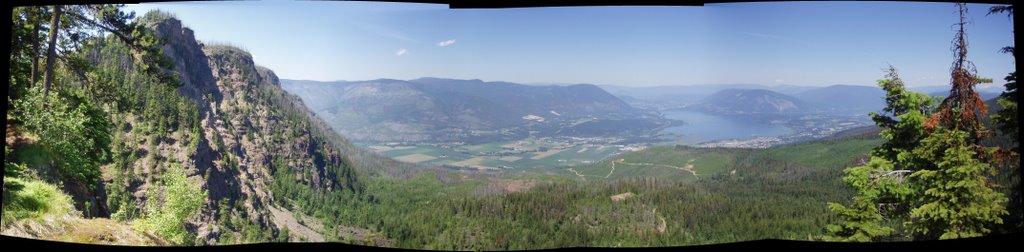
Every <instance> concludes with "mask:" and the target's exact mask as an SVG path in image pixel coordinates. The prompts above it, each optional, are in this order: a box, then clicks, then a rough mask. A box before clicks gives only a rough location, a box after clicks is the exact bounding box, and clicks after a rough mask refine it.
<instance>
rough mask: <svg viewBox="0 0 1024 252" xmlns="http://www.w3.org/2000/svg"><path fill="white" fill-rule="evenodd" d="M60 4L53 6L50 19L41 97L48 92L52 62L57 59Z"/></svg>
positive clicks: (51, 76) (51, 78) (51, 79)
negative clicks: (44, 77)
mask: <svg viewBox="0 0 1024 252" xmlns="http://www.w3.org/2000/svg"><path fill="white" fill-rule="evenodd" d="M59 25H60V5H54V6H53V18H51V19H50V41H49V42H48V44H49V45H48V46H49V47H48V48H46V79H44V80H43V98H44V99H45V98H46V95H48V94H49V92H50V84H52V83H53V62H54V61H55V60H56V59H57V32H59V30H60V27H58V26H59Z"/></svg>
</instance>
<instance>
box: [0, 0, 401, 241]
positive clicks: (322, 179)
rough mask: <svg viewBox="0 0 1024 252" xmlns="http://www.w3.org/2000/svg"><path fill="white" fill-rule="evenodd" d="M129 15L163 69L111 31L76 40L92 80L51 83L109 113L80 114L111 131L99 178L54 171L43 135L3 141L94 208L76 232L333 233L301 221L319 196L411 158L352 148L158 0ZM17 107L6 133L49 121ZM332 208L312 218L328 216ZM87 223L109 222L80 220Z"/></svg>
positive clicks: (31, 175)
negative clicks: (153, 42) (147, 65)
mask: <svg viewBox="0 0 1024 252" xmlns="http://www.w3.org/2000/svg"><path fill="white" fill-rule="evenodd" d="M136 22H139V23H140V24H142V25H143V26H145V27H147V28H148V31H147V32H152V33H153V35H156V37H159V38H161V39H162V40H163V41H164V42H163V44H162V46H161V50H162V51H161V53H162V55H163V56H164V57H165V58H166V59H167V60H169V61H170V62H173V63H174V64H172V65H171V66H169V67H170V68H157V71H163V74H166V76H167V77H163V76H164V75H158V74H154V73H153V72H151V71H147V70H144V69H143V67H141V66H143V64H139V63H140V62H138V58H137V57H136V56H137V55H135V54H134V52H133V51H132V49H130V47H129V46H128V45H126V44H125V43H124V42H122V40H119V39H117V38H116V37H114V36H112V35H111V36H107V37H99V38H96V39H91V40H90V41H88V43H84V44H85V46H83V48H82V49H81V54H82V55H83V56H84V58H85V60H87V61H89V63H91V65H92V66H94V67H92V68H89V69H86V70H85V71H89V72H88V74H89V76H91V78H90V79H89V80H87V81H89V82H85V83H82V84H80V83H78V82H75V79H73V78H71V77H69V76H66V75H67V73H60V74H62V75H61V76H62V77H63V78H62V81H61V82H55V85H54V86H55V89H54V90H53V91H52V92H51V95H50V96H51V97H56V96H58V95H60V96H61V97H65V96H70V97H82V98H80V99H83V100H85V101H84V102H80V103H82V104H85V105H82V106H88V104H93V103H95V104H99V105H97V106H96V107H98V108H100V110H102V111H98V112H91V113H93V114H95V115H97V116H95V117H91V118H96V119H90V120H100V121H102V120H108V124H96V125H99V126H93V124H86V125H85V127H91V128H102V130H103V131H98V132H100V133H99V134H103V133H109V138H102V139H109V140H107V141H108V142H106V143H105V144H107V145H105V146H102V147H103V148H104V149H103V150H104V152H103V153H100V154H101V155H103V156H104V157H103V158H102V159H100V160H99V161H98V162H99V164H97V165H98V166H100V167H99V173H100V175H99V176H100V178H99V180H100V181H99V182H100V183H98V184H97V185H95V186H93V185H84V184H82V183H81V182H76V183H72V182H75V178H73V177H72V178H68V177H69V176H65V175H61V174H59V172H57V171H62V170H61V169H63V170H67V168H66V167H59V168H61V169H54V168H53V166H54V164H53V162H51V161H48V160H52V159H54V158H61V157H63V156H64V155H65V154H63V153H58V152H51V151H44V150H45V148H50V147H48V146H42V147H40V145H39V144H36V143H33V141H30V140H31V137H29V138H26V137H18V138H17V139H30V140H19V141H13V142H12V141H8V142H9V143H8V145H9V146H7V147H8V148H10V149H13V151H12V153H11V155H12V156H11V157H12V158H11V159H8V160H7V161H9V162H12V163H14V164H24V166H25V167H27V169H28V170H30V171H31V172H26V173H24V174H25V175H18V176H24V177H25V179H32V180H39V181H46V183H52V184H68V185H69V186H60V187H61V188H60V190H61V191H64V192H65V193H67V194H68V195H69V198H70V199H69V201H70V202H69V203H68V204H67V205H69V208H70V209H71V210H70V211H71V212H70V213H75V214H80V215H81V216H83V217H87V218H96V219H95V220H85V221H78V220H75V219H68V220H66V221H64V223H79V224H73V225H86V226H82V228H86V229H81V228H80V229H76V230H83V231H82V232H85V233H86V235H89V234H94V233H97V232H99V233H112V232H113V234H112V235H115V236H116V235H121V234H125V235H129V236H125V237H123V239H126V240H139V239H137V238H133V237H134V236H137V235H135V234H134V233H132V232H127V231H123V230H122V229H129V228H128V226H130V229H138V230H139V231H140V234H142V233H145V234H149V233H153V234H155V235H156V236H158V237H159V238H163V239H158V238H154V239H150V240H149V241H134V242H133V241H127V242H128V243H133V244H136V243H161V244H162V243H163V240H164V239H166V241H168V242H170V243H171V244H175V245H189V244H232V243H250V242H270V241H287V240H299V239H314V240H315V239H316V238H317V237H322V238H321V239H327V240H332V241H337V240H340V238H339V237H337V236H338V233H337V232H332V230H327V229H321V228H318V229H317V230H312V229H309V228H305V229H304V228H302V227H304V225H307V224H308V223H320V222H321V221H318V220H316V219H319V218H324V217H330V216H338V215H339V214H338V213H337V212H333V211H325V210H320V209H319V208H322V207H323V206H324V204H330V205H329V207H330V209H338V210H340V209H342V208H343V205H344V204H348V202H350V201H351V200H350V199H354V198H357V197H358V195H360V193H361V192H362V191H363V182H362V180H360V179H359V178H360V177H361V176H366V175H373V174H381V173H384V174H397V175H403V173H402V172H395V169H405V168H410V167H412V166H410V165H401V164H400V163H398V162H394V161H387V160H386V159H382V158H379V157H376V156H374V155H372V154H370V153H369V152H366V151H360V150H358V148H356V147H355V146H353V145H351V144H349V143H348V142H346V141H345V140H344V139H342V138H340V137H338V136H337V134H336V133H335V132H333V131H332V130H331V129H330V127H328V126H327V125H326V123H324V122H322V121H320V120H319V119H318V118H317V117H315V115H314V114H313V113H312V112H310V111H309V110H308V109H306V107H305V105H303V103H302V101H301V100H300V99H299V98H298V97H296V96H293V95H289V94H288V93H287V92H285V91H284V90H283V89H282V88H281V87H280V83H279V80H278V78H277V76H276V75H275V74H274V73H273V71H271V70H269V69H266V68H263V67H259V66H257V65H255V64H254V62H253V60H252V56H251V55H250V54H249V53H248V52H246V51H244V50H241V49H238V48H236V47H233V46H228V45H218V44H212V45H211V44H205V45H204V44H203V43H200V42H198V41H197V40H196V39H195V37H194V35H193V32H192V31H191V30H190V29H188V28H185V27H183V25H182V23H181V22H180V21H179V20H177V19H175V18H174V17H173V16H172V15H170V14H167V13H163V12H159V11H153V12H149V13H147V14H146V15H144V16H142V17H140V18H139V19H138V20H137V21H136ZM85 84H88V85H85ZM30 95H32V94H31V93H30ZM75 95H78V96H75ZM32 97H34V96H32ZM26 99H27V98H26ZM62 99H64V98H62ZM27 100H31V99H27ZM86 102H89V103H86ZM19 104H22V103H19ZM26 108H30V107H25V106H21V107H20V109H18V110H16V111H15V112H14V114H16V115H18V117H17V118H18V119H17V121H15V122H13V124H14V126H15V127H14V128H16V130H15V131H13V132H14V135H22V136H32V135H33V133H34V132H43V131H40V130H38V129H46V128H45V127H39V126H31V127H28V126H21V125H20V124H21V123H22V122H23V121H26V119H31V120H35V119H33V118H37V117H39V116H37V114H35V113H30V112H32V111H35V110H28V109H26ZM58 108H60V109H63V107H58ZM25 111H28V112H25ZM8 113H9V114H11V113H12V112H11V111H10V110H9V111H8ZM8 124H9V126H10V125H12V121H10V120H9V121H8ZM104 125H109V126H104ZM19 132H20V133H19ZM11 134H12V131H10V130H9V131H8V135H11ZM47 134H49V133H47ZM12 143H13V144H12ZM107 151H109V152H107ZM107 153H109V156H108V155H107ZM353 160H357V162H358V163H360V164H359V165H355V164H354V163H355V162H353ZM389 164H394V166H393V168H388V169H385V170H380V169H375V168H373V167H376V166H381V165H389ZM58 165H62V164H58ZM83 169H90V167H85V168H83ZM18 174H21V173H18ZM6 175H8V174H7V173H5V176H6ZM62 181H69V183H63V182H62ZM6 185H7V183H5V197H4V201H5V204H4V205H5V213H7V211H6V210H7V206H8V195H7V194H8V190H7V189H9V188H8V187H7V186H6ZM309 212H315V213H317V215H316V216H311V217H303V219H304V220H307V221H310V222H307V224H298V225H300V226H296V225H297V224H295V223H293V222H294V219H295V218H294V217H295V214H299V215H298V216H305V215H302V214H305V213H309ZM4 217H5V218H4V232H5V234H7V232H8V231H10V232H13V233H19V231H18V230H25V232H21V233H26V234H28V235H27V236H29V237H33V236H32V234H34V233H33V232H34V231H31V230H43V229H38V228H35V229H31V228H29V229H14V228H8V227H15V226H19V227H20V226H23V225H22V224H30V223H31V220H30V219H24V221H26V222H22V221H23V218H20V217H16V216H11V215H6V214H5V216H4ZM105 218H109V219H105ZM331 221H333V219H331V220H324V221H323V222H324V224H325V226H330V227H338V225H337V224H336V223H333V222H331ZM90 223H100V224H102V223H114V224H117V225H115V226H111V225H107V226H106V228H91V229H90V227H89V226H88V225H92V224H90ZM128 224H130V225H128ZM12 225H13V226H12ZM104 225H106V224H104ZM286 226H287V227H291V228H290V229H295V230H296V232H285V231H284V229H282V228H283V227H286ZM25 227H31V226H25ZM111 228H113V229H111ZM115 229H116V230H115ZM118 230H122V231H118ZM44 231H45V230H44ZM318 232H319V233H318ZM50 233H53V232H50ZM35 234H38V236H34V237H37V238H45V237H53V238H54V239H61V240H72V241H80V240H76V239H79V238H76V237H79V236H78V235H73V236H74V237H72V236H60V235H56V236H54V235H46V233H45V232H43V233H35ZM61 237H64V238H61ZM89 237H91V236H85V238H83V239H91V238H89ZM101 239H105V238H101ZM117 239H122V238H117ZM115 243H117V242H116V241H115Z"/></svg>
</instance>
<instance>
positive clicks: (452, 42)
mask: <svg viewBox="0 0 1024 252" xmlns="http://www.w3.org/2000/svg"><path fill="white" fill-rule="evenodd" d="M452 44H455V40H454V39H449V40H445V41H441V42H439V43H437V46H441V47H445V46H450V45H452Z"/></svg>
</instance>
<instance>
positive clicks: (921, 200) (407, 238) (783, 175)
mask: <svg viewBox="0 0 1024 252" xmlns="http://www.w3.org/2000/svg"><path fill="white" fill-rule="evenodd" d="M120 7H121V6H118V5H82V6H20V7H16V8H14V13H13V21H14V25H13V27H12V35H13V36H12V45H11V50H12V54H11V57H10V62H11V64H10V68H9V70H10V77H9V81H10V83H11V84H10V85H9V88H8V97H7V99H8V104H9V107H8V110H7V111H6V117H7V119H6V132H5V135H6V139H5V140H6V141H5V149H4V154H5V158H4V167H5V168H4V175H3V176H4V184H3V214H2V216H0V217H2V218H0V219H2V223H0V233H2V234H3V235H7V236H19V237H27V238H34V239H46V240H56V241H66V242H76V243H101V244H124V245H159V246H185V245H224V244H242V243H267V242H343V243H349V244H365V245H373V246H386V247H399V248H411V249H435V250H511V249H516V250H525V249H545V248H565V247H641V246H678V245H698V244H712V243H726V242H739V241H749V240H758V239H792V240H813V241H861V242H864V241H915V240H931V239H950V238H964V237H975V236H983V235H988V234H1000V233H1010V232H1019V231H1021V230H1022V223H1024V217H1022V215H1021V212H1022V211H1021V201H1020V194H1019V193H1020V187H1019V186H1020V180H1019V174H1020V169H1019V154H1018V146H1019V143H1018V142H1017V141H1018V140H1017V138H1019V136H1018V135H1017V134H1018V132H1017V130H1018V127H1019V126H1018V125H1017V117H1016V116H1017V115H1016V114H1017V111H1016V83H1015V81H1016V79H1015V78H1016V77H1015V73H1010V74H1009V75H1008V76H1007V77H1006V78H1005V80H1006V82H1007V83H1006V84H1005V86H1006V88H1007V91H1006V92H1004V93H1003V94H1002V95H1001V96H1000V98H999V99H998V101H996V104H998V105H999V106H998V107H1000V108H1001V110H998V111H996V110H991V112H992V114H994V116H990V115H988V114H986V113H985V112H987V111H990V110H989V109H990V108H989V106H991V105H986V104H985V103H984V102H983V101H982V100H981V99H980V97H979V95H978V94H977V93H976V92H975V91H974V89H973V86H974V85H975V84H977V83H980V82H983V81H984V78H981V77H979V76H977V74H976V73H975V72H972V71H970V70H969V69H970V68H965V67H964V66H965V60H964V57H965V55H966V42H965V41H964V40H965V38H964V35H963V33H964V32H963V30H961V31H960V32H959V33H958V35H957V36H956V38H957V39H956V40H954V42H957V43H958V44H955V46H954V49H957V50H958V51H957V54H956V55H958V58H957V59H956V61H954V67H953V68H952V73H951V74H952V77H953V80H954V82H953V83H952V86H951V87H950V89H951V90H950V92H949V94H950V95H949V96H948V97H944V98H936V97H932V96H928V95H926V94H922V93H916V92H910V91H907V89H906V88H905V87H904V84H903V82H902V80H901V79H900V78H899V75H898V73H897V71H896V70H895V68H890V71H889V74H888V75H887V76H885V79H883V80H880V81H879V87H881V88H882V90H884V91H885V108H883V109H882V110H881V111H879V112H876V113H872V114H870V115H871V117H872V119H874V121H875V122H876V125H877V126H878V127H865V128H857V129H854V130H850V131H846V132H841V133H839V134H836V135H834V136H832V137H829V138H826V139H819V140H815V141H810V142H803V143H798V144H788V145H783V146H776V147H772V148H764V149H745V148H696V147H690V146H682V145H677V146H656V147H651V148H646V149H643V150H638V151H631V152H622V153H620V154H615V155H613V156H610V157H607V158H605V159H603V160H600V161H595V162H587V163H583V165H578V166H564V167H543V168H529V169H526V168H520V169H511V168H510V169H501V170H498V171H494V172H490V173H481V172H467V171H455V170H445V169H442V168H438V167H422V166H418V165H412V164H406V163H401V162H397V161H395V160H392V159H387V158H382V157H380V156H377V155H376V154H374V153H372V152H370V151H366V150H363V149H360V148H358V147H356V146H354V145H352V144H350V143H349V142H348V140H346V139H345V138H344V137H342V136H341V135H339V134H337V133H336V132H335V131H334V130H333V129H332V127H331V126H329V125H328V123H326V122H325V121H324V120H321V119H320V118H319V117H317V116H316V114H315V113H314V112H313V111H312V110H310V109H308V108H307V106H306V104H305V103H304V102H303V101H302V100H301V99H300V98H299V97H298V96H296V95H292V94H289V93H288V92H286V89H285V88H282V84H281V81H280V80H279V78H278V77H277V75H276V74H275V73H274V72H273V71H272V70H271V69H268V68H265V67H261V66H259V65H257V64H256V63H257V62H255V61H254V60H253V55H251V54H250V53H249V52H248V51H246V50H245V49H243V48H240V47H238V46H233V45H230V44H226V43H212V42H204V41H198V40H197V39H196V38H195V35H194V34H193V31H192V30H191V29H189V28H187V27H186V26H185V25H184V24H183V23H182V22H183V21H181V20H178V19H177V18H176V17H175V16H174V15H173V14H171V13H166V12H161V11H152V12H148V13H146V14H144V15H143V16H140V17H135V16H134V14H133V13H125V12H123V11H122V9H121V8H120ZM960 7H961V13H962V12H963V11H964V8H965V7H964V6H963V5H960ZM991 11H992V12H993V13H1002V12H1009V13H1011V14H1012V8H1011V9H1009V10H1007V9H1005V8H1003V9H996V8H993V9H992V10H991ZM961 15H963V14H961ZM961 25H963V21H962V22H961ZM453 41H454V40H453ZM452 43H454V42H452ZM1008 48H1009V49H1008V50H1007V49H1004V50H1005V51H1007V52H1011V53H1012V51H1013V48H1012V47H1008ZM968 63H969V62H968ZM968 65H969V64H968ZM387 82H388V83H384V84H382V83H377V82H373V83H356V84H352V83H349V84H346V85H354V86H360V88H363V89H365V90H363V91H360V92H364V93H363V95H366V96H365V97H363V98H360V99H355V100H372V99H383V98H381V97H391V96H387V95H385V96H380V95H381V93H380V92H371V91H374V90H379V89H380V88H385V86H391V87H394V88H396V89H399V90H404V91H402V92H398V94H410V92H411V93H412V95H411V96H398V97H420V96H421V95H422V94H425V93H429V94H430V95H432V96H438V97H455V96H458V97H463V98H465V97H470V98H465V100H458V99H456V100H458V101H459V102H461V103H459V104H454V105H453V106H452V107H449V108H451V109H454V110H442V111H443V113H442V114H446V115H452V116H455V115H458V114H459V111H458V110H465V109H472V108H473V107H474V106H475V105H471V104H473V103H474V102H476V103H486V101H487V100H490V99H512V100H515V102H527V103H541V102H536V101H538V100H547V101H552V100H554V101H556V102H557V103H558V104H554V105H552V104H531V105H536V106H523V107H521V108H517V109H519V110H516V111H517V112H516V114H513V115H512V116H511V117H508V118H511V119H508V118H506V119H501V120H496V121H501V123H509V124H516V123H519V122H520V121H521V120H525V119H524V118H523V117H522V116H523V115H522V113H528V114H530V113H532V114H544V113H547V115H552V116H555V117H558V116H563V115H565V116H566V117H569V115H568V113H569V112H570V111H576V112H579V114H580V116H583V114H586V113H591V112H594V113H597V112H601V111H603V112H608V113H609V114H614V113H619V112H622V113H627V114H628V113H633V112H636V111H632V108H631V107H629V106H628V105H626V104H625V103H623V102H622V101H621V100H618V99H614V97H612V96H611V95H609V94H608V93H605V92H603V91H600V89H598V88H596V87H594V86H590V85H584V86H572V87H544V88H546V89H543V91H538V92H537V93H539V94H537V93H535V94H536V95H530V94H521V95H511V96H508V97H497V96H496V95H497V94H498V92H494V93H489V92H490V91H492V90H490V89H487V88H499V89H500V88H505V89H514V88H521V87H519V86H517V85H515V84H510V83H486V84H487V85H492V86H494V87H487V88H480V87H478V86H472V85H479V84H482V83H478V82H479V81H457V80H445V79H419V80H415V81H412V82H418V83H419V84H420V85H423V86H434V89H432V90H434V91H430V92H435V93H430V92H428V91H422V90H418V91H416V92H412V91H410V90H414V89H415V88H410V86H409V85H408V84H409V83H405V82H403V81H387ZM463 82H471V83H463ZM460 83H461V84H460ZM385 84H387V85H385ZM391 84H394V85H391ZM449 84H451V85H454V86H455V87H458V88H454V89H451V88H450V87H449V88H448V89H445V88H440V87H436V86H443V85H449ZM456 84H458V85H456ZM470 84H472V85H470ZM470 86H472V87H475V88H477V89H470V88H469V87H470ZM533 88H538V87H533ZM505 89H502V90H505ZM367 90H369V91H367ZM438 90H440V91H438ZM307 91H308V90H307ZM350 91H351V90H350ZM406 91H408V92H406ZM598 91H600V92H598ZM460 92H461V93H460ZM464 93H475V94H481V95H482V93H485V94H486V95H488V96H483V97H484V98H480V97H479V96H478V97H475V98H473V97H474V96H473V95H465V94H464ZM572 93H582V94H580V95H579V96H572V95H571V94H572ZM540 94H543V95H544V97H539V98H538V96H540ZM552 94H554V95H552ZM445 95H447V96H445ZM717 96H720V98H722V99H726V98H728V99H731V102H726V101H721V102H719V103H705V104H704V105H707V106H711V107H708V108H712V109H718V110H716V111H718V112H721V113H789V112H796V111H807V110H809V108H810V106H813V105H814V104H811V105H808V104H803V102H800V101H799V100H796V99H795V98H792V97H791V96H788V95H784V94H781V93H776V92H773V91H768V90H753V91H752V90H739V89H730V90H728V91H725V92H720V93H718V95H717ZM368 97H369V98H368ZM594 97H597V98H601V99H597V100H598V101H594V100H595V98H594ZM608 97H611V98H613V99H610V100H609V99H605V100H602V99H604V98H608ZM392 98H394V97H392ZM542 98H543V99H542ZM559 98H560V99H562V100H558V99H559ZM565 101H571V102H565ZM591 101H593V102H591ZM430 102H445V99H437V100H431V101H430ZM561 102H565V104H562V103H561ZM819 102H820V103H825V102H827V101H824V100H823V101H819ZM428 103H429V102H428ZM575 103H583V104H575ZM325 104H327V103H326V102H323V101H317V102H316V105H314V107H316V106H326V105H325ZM409 104H412V105H416V104H418V101H411V102H410V103H409ZM989 104H992V103H991V102H990V103H989ZM407 105H408V104H407ZM412 105H410V106H412ZM449 105H451V104H449ZM556 105H557V106H563V105H564V107H559V110H558V111H551V109H550V108H549V107H545V106H556ZM712 105H714V106H712ZM868 105H870V104H868ZM331 106H334V107H333V108H335V109H337V110H340V111H350V112H351V111H353V110H358V109H359V108H357V106H360V104H359V103H349V104H341V105H337V104H332V105H331ZM338 106H348V107H338ZM492 109H494V111H490V110H488V111H484V112H487V113H501V110H502V109H507V108H500V106H499V108H492ZM606 110H607V111H606ZM481 111H482V110H481ZM609 111H611V112H609ZM377 112H380V111H377ZM613 112H614V113H613ZM439 113H440V112H439ZM428 114H429V113H428ZM403 115H411V114H403ZM584 117H585V116H584ZM447 118H449V119H450V118H452V117H447ZM530 118H531V119H529V120H536V119H535V117H530ZM549 118H553V117H549ZM434 119H436V118H434ZM471 119H472V118H471ZM473 120H476V119H473ZM473 120H469V121H473ZM588 122H589V121H588ZM578 125H582V126H585V127H590V128H587V130H591V131H593V130H601V129H603V128H607V127H603V125H602V124H596V123H595V124H587V123H586V122H580V123H579V124H578ZM574 126H576V125H575V124H574ZM583 128H584V127H578V129H580V130H581V131H582V130H583Z"/></svg>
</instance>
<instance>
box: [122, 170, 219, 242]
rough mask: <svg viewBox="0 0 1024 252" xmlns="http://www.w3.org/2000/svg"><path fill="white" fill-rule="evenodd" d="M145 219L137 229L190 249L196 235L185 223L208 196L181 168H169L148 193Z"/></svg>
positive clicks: (141, 220) (197, 211)
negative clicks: (157, 184) (187, 246)
mask: <svg viewBox="0 0 1024 252" xmlns="http://www.w3.org/2000/svg"><path fill="white" fill-rule="evenodd" d="M147 196H148V198H149V201H148V202H147V204H146V209H145V213H144V216H143V217H142V218H140V219H139V220H138V222H136V227H137V228H139V229H142V230H146V231H152V232H155V233H156V234H159V235H160V236H163V237H164V238H165V239H167V240H169V241H172V242H174V243H176V244H185V245H191V244H192V242H193V241H194V240H195V239H194V238H195V234H193V233H190V232H188V230H187V229H186V228H185V223H186V222H187V221H188V220H189V219H190V218H192V217H193V216H194V215H196V214H198V213H199V209H200V208H201V207H202V206H203V202H204V201H205V200H206V196H207V192H206V190H203V189H201V188H200V186H199V185H197V184H195V183H193V182H192V181H189V180H188V178H187V177H185V171H184V169H182V168H181V166H179V165H177V164H172V165H171V166H170V168H169V169H168V170H167V171H166V172H165V173H164V174H163V176H162V177H161V179H160V184H159V186H157V187H156V188H153V189H151V190H150V191H149V192H148V195H147Z"/></svg>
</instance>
